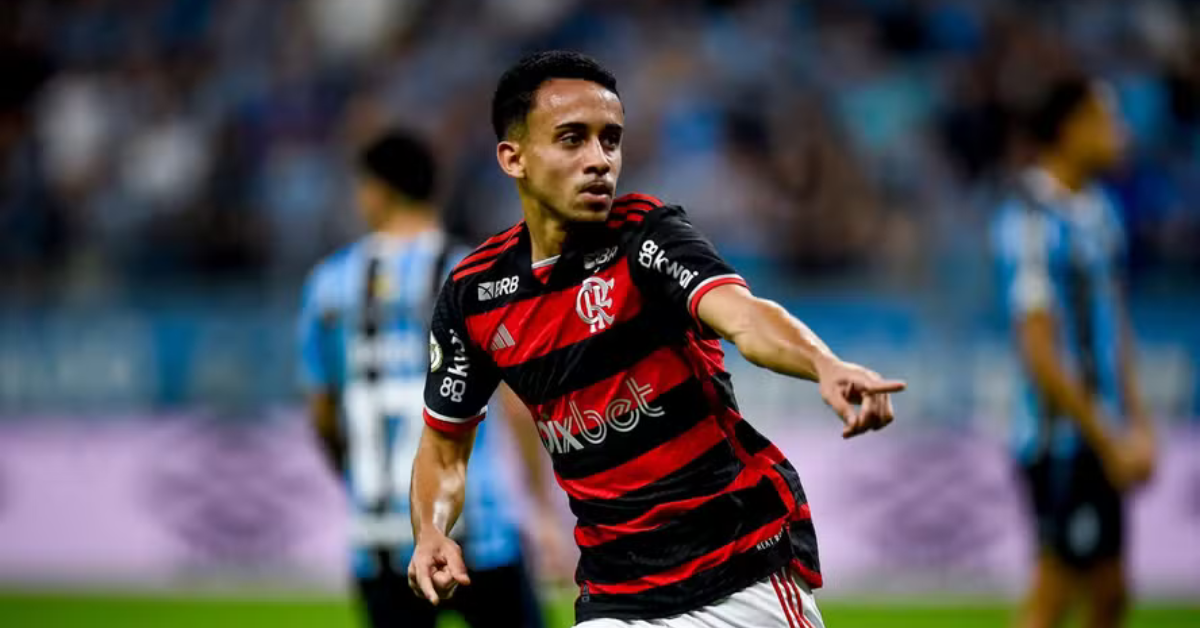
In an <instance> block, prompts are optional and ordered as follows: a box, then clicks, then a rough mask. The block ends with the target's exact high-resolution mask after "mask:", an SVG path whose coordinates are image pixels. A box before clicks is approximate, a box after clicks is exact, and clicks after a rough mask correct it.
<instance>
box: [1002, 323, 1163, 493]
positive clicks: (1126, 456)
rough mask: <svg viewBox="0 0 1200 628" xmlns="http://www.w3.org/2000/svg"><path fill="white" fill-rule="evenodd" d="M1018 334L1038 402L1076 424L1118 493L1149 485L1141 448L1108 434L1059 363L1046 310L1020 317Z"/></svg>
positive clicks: (1083, 392)
mask: <svg viewBox="0 0 1200 628" xmlns="http://www.w3.org/2000/svg"><path fill="white" fill-rule="evenodd" d="M1016 330H1017V342H1018V344H1019V348H1020V354H1021V358H1022V360H1024V362H1025V366H1026V368H1028V370H1029V373H1030V375H1031V376H1032V378H1033V381H1034V383H1035V385H1036V386H1037V387H1038V390H1039V393H1040V396H1041V397H1042V398H1043V399H1045V400H1046V402H1047V403H1048V404H1049V405H1050V407H1051V408H1052V411H1054V412H1056V413H1058V414H1063V415H1066V416H1067V417H1070V419H1071V420H1073V421H1075V423H1076V424H1077V425H1078V426H1079V432H1080V434H1081V435H1082V436H1083V439H1084V441H1086V442H1087V444H1088V446H1089V447H1091V448H1092V450H1093V451H1095V452H1096V455H1097V456H1098V457H1099V458H1100V461H1101V463H1102V464H1103V465H1104V468H1105V470H1106V472H1107V473H1108V475H1109V479H1110V481H1112V482H1113V484H1114V485H1115V486H1117V487H1118V488H1128V487H1130V486H1133V485H1136V484H1138V483H1141V482H1143V481H1145V479H1146V477H1147V476H1148V474H1149V472H1150V469H1149V458H1148V455H1147V452H1146V451H1144V450H1143V446H1142V445H1140V444H1137V443H1132V442H1125V441H1118V439H1117V438H1116V437H1115V436H1114V435H1112V434H1110V433H1109V432H1108V430H1106V429H1105V428H1104V425H1103V423H1102V422H1101V419H1100V415H1099V410H1098V408H1097V407H1096V405H1095V404H1094V403H1093V401H1092V399H1091V398H1090V396H1089V395H1088V394H1087V392H1086V390H1085V389H1084V387H1083V385H1082V384H1081V383H1080V382H1078V381H1077V380H1076V379H1075V378H1074V377H1072V376H1071V375H1070V374H1068V372H1067V370H1066V368H1065V367H1064V366H1063V364H1062V363H1061V361H1060V360H1059V357H1058V353H1057V350H1056V347H1057V346H1058V344H1057V341H1056V338H1055V333H1056V332H1055V320H1054V317H1053V315H1052V314H1051V313H1050V310H1049V309H1048V308H1045V307H1041V308H1030V309H1028V310H1027V311H1026V312H1025V313H1024V314H1022V315H1021V316H1019V317H1018V319H1017V321H1016ZM1122 342H1123V343H1124V342H1125V341H1124V340H1122ZM1123 368H1127V367H1123ZM1127 370H1128V369H1127ZM1126 379H1128V378H1126ZM1139 421H1140V419H1139Z"/></svg>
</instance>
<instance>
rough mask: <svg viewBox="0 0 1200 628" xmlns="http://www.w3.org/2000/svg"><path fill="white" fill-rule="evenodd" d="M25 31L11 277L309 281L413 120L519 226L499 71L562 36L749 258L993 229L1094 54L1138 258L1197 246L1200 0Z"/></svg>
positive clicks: (836, 6) (115, 17) (502, 11)
mask: <svg viewBox="0 0 1200 628" xmlns="http://www.w3.org/2000/svg"><path fill="white" fill-rule="evenodd" d="M0 46H2V48H3V55H2V62H0V63H2V66H3V77H4V79H3V81H2V83H3V86H2V91H3V94H2V96H0V177H3V181H4V182H3V185H2V186H0V289H3V290H5V291H6V292H7V293H8V294H25V295H44V294H59V293H62V292H64V291H66V292H72V291H73V292H79V291H83V292H88V291H96V290H95V289H96V288H97V287H100V288H102V289H101V290H99V292H101V293H106V294H107V293H114V292H117V293H119V292H120V290H121V289H123V288H125V287H128V286H134V285H137V284H139V283H145V282H154V281H156V280H159V281H165V282H166V283H168V284H169V283H174V282H206V285H207V284H209V283H211V284H221V283H222V282H244V281H246V280H248V279H249V280H266V281H267V282H268V283H270V284H271V285H287V286H293V287H294V286H295V284H296V282H298V281H299V278H300V277H302V276H303V273H304V271H305V270H306V269H307V268H308V267H309V266H310V265H311V264H312V263H313V262H314V261H315V260H316V259H317V258H318V257H319V256H321V255H323V254H325V253H327V252H329V251H330V250H332V249H333V248H334V247H336V246H338V245H340V244H341V243H344V242H346V241H347V240H348V239H350V238H351V237H353V236H354V234H355V233H356V232H357V231H358V230H359V229H360V228H361V226H360V224H359V223H358V218H357V216H356V214H355V212H354V211H353V207H352V206H351V202H352V201H351V196H350V194H349V183H350V181H351V179H352V176H353V172H352V171H351V170H350V160H349V159H348V156H349V155H350V154H351V152H352V151H353V149H354V148H355V147H357V146H358V145H360V144H361V143H362V142H363V141H364V140H365V139H366V138H368V137H369V136H370V135H371V134H372V133H374V132H376V131H378V130H379V129H380V128H382V127H384V126H386V125H389V124H402V125H406V126H409V127H413V128H416V129H417V130H419V131H420V132H421V133H423V134H424V135H425V136H427V137H428V138H430V139H431V141H432V142H433V143H434V144H435V146H436V150H437V151H438V154H439V157H440V158H441V160H442V162H443V166H444V168H443V173H442V175H443V176H442V177H441V179H442V181H441V183H442V185H441V189H442V201H443V204H444V207H445V212H446V214H445V215H446V219H447V222H448V224H449V226H450V227H451V228H452V229H453V230H455V231H457V232H459V233H460V234H462V235H463V236H465V237H468V238H478V237H481V236H483V235H486V234H488V233H491V232H493V231H495V230H498V229H500V228H502V227H504V226H505V225H506V224H510V223H511V222H514V221H515V220H517V219H518V217H519V208H518V207H517V206H516V195H515V193H514V192H513V191H512V189H511V187H510V186H511V184H510V183H509V182H508V181H507V180H505V178H504V177H503V175H502V173H501V172H500V171H499V169H498V168H497V167H496V165H495V161H494V142H495V140H494V137H493V136H492V135H491V131H490V126H489V122H488V107H489V105H490V98H491V91H492V89H493V87H494V84H495V80H496V78H497V77H498V75H499V73H500V72H501V71H502V70H503V69H504V67H505V66H507V65H508V64H509V63H511V62H512V61H513V60H514V59H515V58H516V57H517V56H519V55H520V54H521V53H522V52H525V51H529V50H534V49H542V48H549V47H563V48H571V49H577V50H581V51H584V52H588V53H591V54H594V55H596V56H597V57H598V58H600V59H601V61H603V62H604V63H606V64H608V65H609V66H610V67H611V68H612V69H613V71H614V72H615V73H616V75H617V77H618V80H619V81H620V90H621V94H622V97H623V100H624V104H625V107H626V112H627V129H628V133H627V135H626V145H625V170H624V176H623V178H622V183H621V189H622V190H625V191H632V190H638V191H643V192H647V193H651V194H655V195H657V196H660V197H663V198H665V199H667V200H669V201H672V202H678V203H681V204H683V205H684V206H685V207H687V208H688V210H689V212H690V213H691V214H692V215H693V216H694V218H695V220H696V221H697V222H698V223H699V225H700V226H701V227H702V228H704V229H705V230H707V232H708V233H710V234H712V235H713V237H714V239H715V240H717V243H718V245H719V246H720V247H721V248H722V250H724V251H725V252H726V253H727V254H728V255H730V256H731V257H733V258H736V259H739V260H744V261H745V262H746V263H750V264H753V263H762V264H764V265H767V266H770V267H772V268H782V269H794V270H796V271H800V272H803V273H804V274H805V275H804V276H806V277H843V276H846V275H847V274H852V273H870V274H872V275H880V274H882V275H885V276H888V277H895V278H897V279H899V280H900V281H902V282H917V281H920V280H921V279H920V278H921V277H923V276H927V275H928V274H929V270H930V269H931V267H933V266H935V265H945V264H946V263H948V262H954V261H955V260H958V259H965V258H967V257H971V256H975V257H978V256H979V249H978V246H977V244H978V243H979V242H982V241H983V235H982V234H983V230H984V227H983V225H984V224H985V222H986V220H987V217H988V214H989V212H990V210H991V207H992V206H993V204H994V202H995V191H996V190H997V188H998V187H999V186H1000V185H1001V184H1002V183H1003V182H1004V181H1005V179H1006V177H1008V176H1010V175H1011V173H1012V172H1013V170H1014V168H1016V167H1019V165H1020V164H1021V163H1022V160H1023V159H1025V158H1027V156H1028V151H1029V146H1028V143H1027V142H1026V141H1024V139H1023V136H1022V134H1021V132H1020V129H1021V124H1020V121H1021V119H1022V112H1023V111H1024V109H1025V108H1027V106H1028V104H1029V103H1030V101H1031V99H1032V98H1033V97H1035V96H1036V94H1037V93H1038V90H1039V87H1040V86H1041V85H1043V84H1045V83H1046V81H1047V80H1048V79H1049V78H1051V77H1053V76H1056V75H1057V74H1059V73H1063V72H1071V71H1085V72H1089V73H1093V74H1095V75H1097V76H1100V77H1103V78H1105V79H1107V80H1109V81H1110V82H1111V83H1112V85H1113V86H1114V87H1115V88H1116V90H1117V93H1118V95H1119V97H1120V102H1121V105H1122V108H1123V111H1124V113H1125V116H1126V119H1127V121H1128V123H1129V130H1130V133H1131V137H1132V138H1133V146H1132V150H1131V151H1130V155H1129V159H1128V160H1127V163H1126V164H1125V165H1124V166H1123V167H1122V169H1121V170H1120V171H1119V172H1116V173H1114V175H1113V177H1112V181H1111V183H1112V186H1113V190H1114V191H1115V193H1116V194H1118V195H1119V196H1120V198H1121V199H1122V200H1123V201H1124V204H1123V207H1124V211H1125V213H1126V219H1127V224H1128V225H1129V227H1130V231H1131V234H1132V245H1133V246H1132V250H1133V257H1134V263H1135V268H1136V269H1137V270H1138V271H1139V272H1141V273H1142V274H1143V276H1161V275H1163V274H1164V273H1165V274H1167V275H1169V276H1172V277H1192V278H1193V280H1194V277H1195V276H1196V275H1198V274H1200V247H1197V246H1196V245H1195V244H1196V243H1197V242H1200V5H1197V4H1194V3H1188V2H1175V1H1170V0H1140V1H1138V2H1129V1H1126V0H1073V1H1070V2H1068V1H1057V2H1055V1H1048V0H1040V1H1039V0H1028V1H1023V2H1022V1H1015V0H816V1H809V2H784V1H771V0H723V1H722V0H707V1H703V0H653V1H651V0H607V1H605V2H582V1H579V0H439V1H437V2H433V1H429V0H41V1H38V0H24V1H21V2H12V3H9V2H6V3H3V6H2V7H0ZM976 234H977V235H976ZM985 261H986V260H985ZM196 285H200V284H196Z"/></svg>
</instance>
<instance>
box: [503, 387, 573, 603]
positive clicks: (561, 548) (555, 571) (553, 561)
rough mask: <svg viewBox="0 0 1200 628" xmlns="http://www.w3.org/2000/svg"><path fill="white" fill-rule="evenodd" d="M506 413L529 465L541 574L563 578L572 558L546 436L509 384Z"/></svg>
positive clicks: (533, 527) (533, 526)
mask: <svg viewBox="0 0 1200 628" xmlns="http://www.w3.org/2000/svg"><path fill="white" fill-rule="evenodd" d="M496 396H497V399H498V400H499V402H500V405H501V407H502V410H503V413H504V416H505V417H507V419H508V422H509V425H510V426H511V428H512V434H513V438H514V439H515V440H516V441H517V449H518V451H519V453H520V455H521V461H522V463H523V465H522V466H523V467H524V468H525V480H526V482H527V484H528V487H529V494H530V496H531V497H532V498H533V502H534V507H535V508H536V511H535V512H534V513H532V514H533V516H532V517H530V525H531V527H530V530H529V532H530V533H531V534H532V536H533V539H532V541H533V544H534V546H535V552H536V555H537V559H538V571H537V573H538V574H539V576H541V577H543V578H546V579H549V580H555V581H557V580H561V579H564V578H567V577H569V576H570V572H571V561H570V560H569V558H568V556H567V541H566V540H565V537H564V535H563V533H562V531H561V526H560V521H559V519H558V517H557V515H556V514H555V507H554V501H553V493H552V491H551V484H550V481H549V475H548V473H547V472H546V456H545V455H544V454H543V453H542V449H543V446H542V440H541V437H539V436H538V432H537V425H536V423H535V422H534V419H533V417H532V416H531V415H530V414H529V410H528V408H526V406H525V404H524V403H523V402H522V401H521V400H520V398H518V397H517V395H516V393H514V392H513V391H512V389H511V388H509V387H508V386H507V385H503V384H502V385H501V386H500V388H499V389H498V390H497V395H496Z"/></svg>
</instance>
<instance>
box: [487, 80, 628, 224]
mask: <svg viewBox="0 0 1200 628" xmlns="http://www.w3.org/2000/svg"><path fill="white" fill-rule="evenodd" d="M624 124H625V112H624V110H623V109H622V107H621V100H620V99H619V98H618V97H617V95H616V94H614V93H612V92H611V91H609V90H607V89H605V88H603V87H601V86H600V85H597V84H596V83H592V82H591V81H584V80H575V79H554V80H550V81H547V82H546V83H545V84H543V85H542V87H541V88H540V89H539V90H538V92H537V96H536V97H535V99H534V104H533V107H532V109H531V110H530V112H529V116H528V117H527V119H526V129H525V133H524V135H523V136H522V137H520V138H519V139H517V140H516V142H515V144H517V146H518V148H517V149H516V150H517V152H519V154H520V174H521V176H520V177H518V178H519V179H520V180H521V189H522V191H523V192H524V193H525V194H528V195H530V196H532V197H533V198H534V199H535V200H537V201H538V202H539V203H540V204H541V205H542V206H544V207H548V208H550V209H551V211H553V212H554V213H556V214H557V215H558V216H559V217H560V218H562V219H563V220H565V221H567V222H597V221H604V220H606V219H607V218H608V211H609V209H611V208H612V202H613V195H614V192H615V191H616V187H617V177H618V176H620V174H621V134H622V131H623V127H624ZM506 170H509V169H508V168H506ZM509 174H513V172H512V171H511V170H510V171H509Z"/></svg>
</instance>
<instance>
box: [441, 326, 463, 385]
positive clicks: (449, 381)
mask: <svg viewBox="0 0 1200 628" xmlns="http://www.w3.org/2000/svg"><path fill="white" fill-rule="evenodd" d="M450 345H451V346H452V347H454V356H453V357H452V359H451V364H450V368H449V369H447V370H446V376H445V377H443V378H442V386H441V388H440V389H439V392H440V393H441V394H442V396H443V397H446V398H448V399H450V400H451V401H453V402H455V403H459V402H461V401H462V400H463V395H465V394H466V393H467V371H468V370H469V369H470V368H471V362H470V360H469V359H468V358H467V343H465V342H463V340H462V338H459V337H458V333H457V332H455V331H454V330H453V329H451V330H450Z"/></svg>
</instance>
